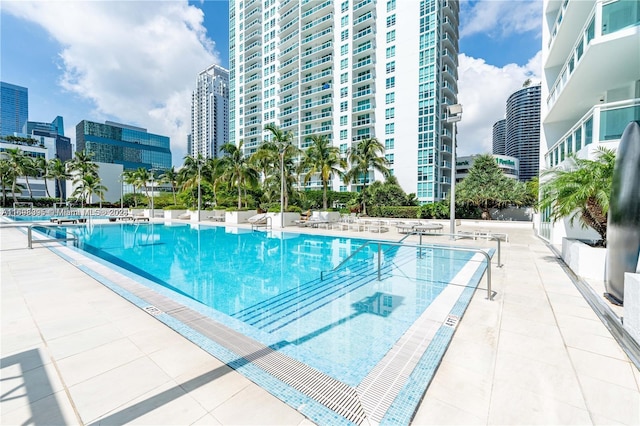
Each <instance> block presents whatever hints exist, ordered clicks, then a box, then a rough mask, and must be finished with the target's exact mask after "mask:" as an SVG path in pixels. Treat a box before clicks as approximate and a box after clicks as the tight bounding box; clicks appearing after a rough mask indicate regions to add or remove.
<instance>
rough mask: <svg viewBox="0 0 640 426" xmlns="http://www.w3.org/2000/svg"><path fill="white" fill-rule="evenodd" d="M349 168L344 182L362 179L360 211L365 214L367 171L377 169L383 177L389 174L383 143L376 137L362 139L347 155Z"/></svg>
mask: <svg viewBox="0 0 640 426" xmlns="http://www.w3.org/2000/svg"><path fill="white" fill-rule="evenodd" d="M347 157H348V159H349V163H350V164H351V168H350V169H349V171H348V172H347V173H346V175H345V181H346V182H357V181H358V180H359V179H360V177H363V181H362V213H363V214H365V215H366V214H367V204H366V194H367V184H368V183H369V173H370V172H371V171H376V170H377V171H378V172H380V173H382V175H383V176H384V177H387V176H389V174H390V172H389V168H388V167H387V166H389V161H387V159H386V158H385V157H384V145H383V144H382V143H380V142H379V141H378V139H376V138H367V139H362V140H361V141H359V142H358V144H357V145H356V146H355V147H352V148H351V149H350V150H349V153H348V155H347Z"/></svg>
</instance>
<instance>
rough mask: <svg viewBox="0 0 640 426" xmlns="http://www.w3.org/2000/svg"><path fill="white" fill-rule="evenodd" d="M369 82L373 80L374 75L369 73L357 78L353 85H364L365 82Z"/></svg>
mask: <svg viewBox="0 0 640 426" xmlns="http://www.w3.org/2000/svg"><path fill="white" fill-rule="evenodd" d="M368 80H373V74H372V73H370V72H368V73H366V74H365V75H359V76H357V77H356V78H354V79H353V82H352V83H353V84H359V83H362V82H363V81H368Z"/></svg>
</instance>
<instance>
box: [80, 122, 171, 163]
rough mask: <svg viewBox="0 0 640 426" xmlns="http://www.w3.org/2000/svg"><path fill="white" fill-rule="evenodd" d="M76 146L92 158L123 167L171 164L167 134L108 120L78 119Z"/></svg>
mask: <svg viewBox="0 0 640 426" xmlns="http://www.w3.org/2000/svg"><path fill="white" fill-rule="evenodd" d="M76 149H77V150H78V151H85V152H86V153H88V154H92V155H93V157H92V160H93V161H96V162H100V163H111V164H121V165H122V166H123V167H124V169H125V170H134V169H137V168H139V167H144V168H146V169H149V170H150V169H160V170H166V169H168V168H170V167H171V149H170V141H169V137H168V136H161V135H156V134H153V133H148V132H147V129H143V128H140V127H135V126H129V125H126V124H119V123H114V122H111V121H107V122H105V124H101V123H94V122H92V121H88V120H82V121H81V122H80V123H78V124H77V125H76Z"/></svg>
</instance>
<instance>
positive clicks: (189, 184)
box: [178, 154, 205, 191]
mask: <svg viewBox="0 0 640 426" xmlns="http://www.w3.org/2000/svg"><path fill="white" fill-rule="evenodd" d="M204 164H205V160H204V158H203V157H202V154H198V156H197V157H194V156H191V155H187V156H186V157H184V164H183V165H182V168H181V169H180V171H179V172H178V182H179V185H180V187H181V188H182V190H189V191H192V190H193V189H194V188H197V187H198V185H201V184H202V168H203V166H204Z"/></svg>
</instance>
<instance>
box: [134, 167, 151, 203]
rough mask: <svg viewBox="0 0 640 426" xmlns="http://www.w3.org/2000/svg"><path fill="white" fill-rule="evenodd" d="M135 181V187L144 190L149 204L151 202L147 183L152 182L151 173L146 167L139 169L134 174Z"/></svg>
mask: <svg viewBox="0 0 640 426" xmlns="http://www.w3.org/2000/svg"><path fill="white" fill-rule="evenodd" d="M133 176H134V181H133V186H134V187H137V188H138V189H140V188H144V195H145V196H146V197H147V202H148V200H149V188H148V187H147V182H149V181H150V180H151V172H150V171H149V170H147V169H145V168H144V167H138V168H137V169H136V170H135V171H134V172H133Z"/></svg>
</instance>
